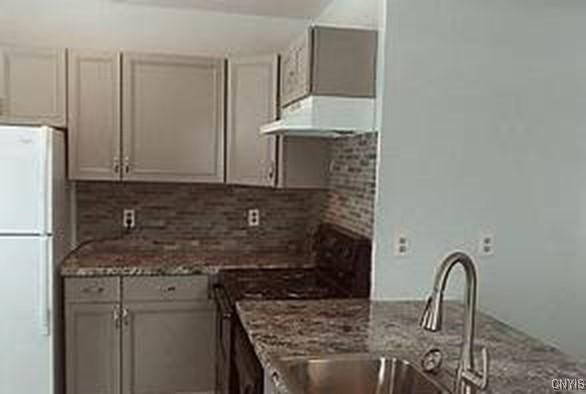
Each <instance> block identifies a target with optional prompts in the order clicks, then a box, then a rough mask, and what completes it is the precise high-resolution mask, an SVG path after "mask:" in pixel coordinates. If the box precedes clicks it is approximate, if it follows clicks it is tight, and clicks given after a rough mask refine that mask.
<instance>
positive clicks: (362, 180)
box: [323, 133, 378, 238]
mask: <svg viewBox="0 0 586 394" xmlns="http://www.w3.org/2000/svg"><path fill="white" fill-rule="evenodd" d="M377 146H378V134H377V133H368V134H360V135H357V136H352V137H345V138H338V139H336V140H333V142H332V159H333V165H332V168H331V171H330V180H329V186H328V192H327V197H326V198H325V200H324V201H325V202H324V207H323V220H324V221H326V222H329V223H334V224H337V225H339V226H342V227H345V228H348V229H350V230H353V231H354V232H356V233H358V234H361V235H364V236H367V237H369V238H372V229H373V219H374V196H375V191H376V160H377Z"/></svg>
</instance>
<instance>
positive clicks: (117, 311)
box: [112, 305, 120, 328]
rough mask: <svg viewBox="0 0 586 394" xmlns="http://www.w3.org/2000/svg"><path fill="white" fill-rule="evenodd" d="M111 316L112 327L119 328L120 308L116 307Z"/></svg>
mask: <svg viewBox="0 0 586 394" xmlns="http://www.w3.org/2000/svg"><path fill="white" fill-rule="evenodd" d="M112 315H113V316H112V317H113V319H114V326H115V327H116V328H120V307H119V306H118V305H116V306H115V307H114V310H113V312H112Z"/></svg>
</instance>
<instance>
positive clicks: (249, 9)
mask: <svg viewBox="0 0 586 394" xmlns="http://www.w3.org/2000/svg"><path fill="white" fill-rule="evenodd" d="M112 1H115V2H118V3H128V4H142V5H152V6H157V7H181V8H192V9H200V10H207V11H216V12H224V13H231V14H245V15H262V16H273V17H281V18H303V19H310V18H315V17H317V16H318V15H319V14H320V13H321V11H322V10H323V9H324V8H325V7H326V6H327V5H328V4H329V3H331V2H332V0H112Z"/></svg>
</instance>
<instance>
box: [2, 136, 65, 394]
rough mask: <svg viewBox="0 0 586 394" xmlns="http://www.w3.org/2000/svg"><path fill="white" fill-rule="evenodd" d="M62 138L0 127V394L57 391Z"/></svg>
mask: <svg viewBox="0 0 586 394" xmlns="http://www.w3.org/2000/svg"><path fill="white" fill-rule="evenodd" d="M68 213H69V204H68V185H67V179H66V172H65V137H64V135H63V133H62V132H60V131H56V130H54V129H51V128H49V127H20V126H0V394H57V392H58V390H59V387H60V386H61V378H60V376H61V367H60V366H61V365H62V363H61V360H60V354H61V353H62V352H61V351H60V350H59V346H60V339H61V334H60V332H61V329H60V327H59V324H60V321H61V319H60V312H59V310H60V307H59V301H60V298H61V297H60V296H59V286H58V283H59V282H58V278H59V276H58V265H59V263H60V262H61V260H62V259H63V257H64V256H65V254H66V252H67V251H68V249H69V245H70V242H69V234H68V233H69V231H68V228H69V220H68V216H69V215H68Z"/></svg>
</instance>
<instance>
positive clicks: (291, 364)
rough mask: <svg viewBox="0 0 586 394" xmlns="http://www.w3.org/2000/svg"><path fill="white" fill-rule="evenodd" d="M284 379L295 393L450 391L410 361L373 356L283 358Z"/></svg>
mask: <svg viewBox="0 0 586 394" xmlns="http://www.w3.org/2000/svg"><path fill="white" fill-rule="evenodd" d="M283 371H284V374H283V376H282V378H283V381H284V382H285V383H286V384H287V386H288V387H289V388H291V391H292V393H295V394H298V393H299V394H301V393H304V394H331V393H336V394H440V393H441V394H443V393H450V391H449V390H447V389H445V388H444V387H443V386H442V385H441V384H440V383H438V382H435V381H434V380H433V378H432V377H430V376H428V375H427V374H425V373H424V372H422V371H420V370H419V369H418V368H416V367H415V366H413V364H411V363H409V362H408V361H405V360H401V359H398V358H392V357H375V356H372V355H347V356H333V357H329V356H328V357H319V358H291V359H285V360H283Z"/></svg>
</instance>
